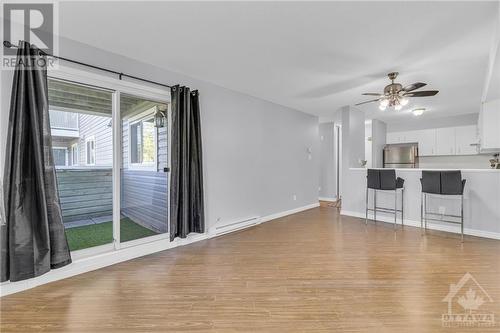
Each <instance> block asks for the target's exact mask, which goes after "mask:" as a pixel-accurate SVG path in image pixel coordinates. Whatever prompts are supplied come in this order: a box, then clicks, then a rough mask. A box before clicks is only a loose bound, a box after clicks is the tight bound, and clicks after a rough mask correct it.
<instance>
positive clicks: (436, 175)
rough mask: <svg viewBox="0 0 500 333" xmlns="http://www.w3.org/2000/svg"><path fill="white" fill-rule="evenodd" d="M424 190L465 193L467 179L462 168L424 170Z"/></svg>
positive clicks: (452, 193) (453, 193) (429, 191)
mask: <svg viewBox="0 0 500 333" xmlns="http://www.w3.org/2000/svg"><path fill="white" fill-rule="evenodd" d="M420 182H421V183H422V192H424V193H432V194H442V195H461V194H463V193H464V187H465V179H462V173H461V172H460V170H452V171H422V178H421V179H420Z"/></svg>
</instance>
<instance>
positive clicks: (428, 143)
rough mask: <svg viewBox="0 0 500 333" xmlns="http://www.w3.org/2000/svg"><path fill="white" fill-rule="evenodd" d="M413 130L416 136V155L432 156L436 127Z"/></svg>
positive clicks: (433, 153)
mask: <svg viewBox="0 0 500 333" xmlns="http://www.w3.org/2000/svg"><path fill="white" fill-rule="evenodd" d="M413 132H415V134H416V136H417V138H418V155H419V156H433V155H437V154H436V129H424V130H419V131H413Z"/></svg>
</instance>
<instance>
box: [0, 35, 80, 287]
mask: <svg viewBox="0 0 500 333" xmlns="http://www.w3.org/2000/svg"><path fill="white" fill-rule="evenodd" d="M45 63H46V58H45V56H44V55H43V54H42V52H41V51H40V50H38V49H37V48H36V47H34V46H30V44H29V43H27V42H22V43H21V44H20V47H19V50H18V53H17V66H16V69H15V73H14V82H13V84H12V94H11V104H10V115H9V131H8V134H7V147H6V155H5V170H4V179H3V185H4V200H5V202H4V204H5V223H3V224H2V225H1V260H2V262H1V281H6V280H10V281H19V280H24V279H28V278H32V277H36V276H39V275H42V274H44V273H46V272H48V271H49V270H50V269H53V268H59V267H62V266H65V265H67V264H69V263H71V256H70V253H69V249H68V243H67V241H66V235H65V234H64V225H63V222H62V214H61V207H60V203H59V194H58V190H57V180H56V173H55V168H54V161H53V156H52V138H51V134H50V123H49V100H48V90H47V68H46V65H45Z"/></svg>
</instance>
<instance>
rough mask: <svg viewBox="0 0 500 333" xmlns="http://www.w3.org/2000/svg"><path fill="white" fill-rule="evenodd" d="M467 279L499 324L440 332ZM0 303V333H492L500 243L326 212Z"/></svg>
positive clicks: (498, 304)
mask: <svg viewBox="0 0 500 333" xmlns="http://www.w3.org/2000/svg"><path fill="white" fill-rule="evenodd" d="M467 272H469V273H471V274H472V275H473V276H474V278H475V279H476V280H477V282H479V283H480V285H481V286H482V288H484V290H485V291H486V292H487V293H488V294H489V296H490V297H491V299H492V300H493V302H489V299H488V298H487V296H486V295H484V293H483V292H482V291H481V290H480V289H479V288H478V287H477V286H475V285H474V284H473V283H472V280H469V281H468V282H467V283H466V284H465V286H464V288H462V290H460V291H459V293H458V295H462V297H465V298H464V299H465V301H463V300H462V302H464V303H463V304H468V307H469V308H470V307H471V306H472V307H474V304H476V306H477V304H478V302H480V297H481V298H482V300H483V301H484V304H482V305H481V306H480V307H479V308H478V309H476V310H473V311H472V313H473V314H474V313H476V314H477V313H485V312H486V313H493V314H494V315H495V316H496V318H495V320H496V321H497V323H498V324H497V326H495V327H493V328H488V327H483V328H472V327H462V328H460V327H459V328H444V327H442V322H441V316H442V314H444V313H446V312H447V310H448V307H447V303H445V302H443V301H442V300H443V298H444V297H445V296H446V295H447V293H448V292H449V290H450V284H451V283H455V284H456V283H458V282H459V280H460V279H461V278H462V276H463V275H464V274H465V273H467ZM469 289H470V290H473V291H475V292H476V294H475V295H472V296H471V294H470V293H469V296H468V297H467V293H466V292H467V291H468V290H469ZM464 295H465V296H464ZM457 299H458V297H456V298H455V299H454V303H452V310H453V311H454V313H463V312H464V309H463V308H462V307H461V306H460V305H459V304H458V303H457ZM0 302H1V324H0V325H1V326H0V331H1V332H168V331H196V332H403V331H404V332H500V325H499V324H500V241H496V240H490V239H481V238H477V237H465V243H463V244H462V243H461V242H460V238H459V236H458V235H455V234H449V233H444V232H436V231H428V232H427V234H426V235H425V236H421V233H420V230H419V229H417V228H413V227H404V229H402V228H401V226H398V228H397V230H396V232H395V231H394V230H393V227H392V225H391V224H386V223H382V222H378V223H376V224H375V223H373V222H369V224H368V226H365V224H364V220H362V219H358V218H352V217H346V216H340V215H339V213H338V211H337V209H336V208H334V207H328V206H326V207H325V206H322V207H319V208H315V209H311V210H308V211H304V212H301V213H298V214H295V215H291V216H288V217H284V218H281V219H277V220H274V221H271V222H268V223H264V224H261V225H259V226H257V227H254V228H251V229H247V230H244V231H241V232H237V233H233V234H229V235H225V236H221V237H218V238H215V239H210V240H207V241H202V242H198V243H195V244H192V245H188V246H184V247H180V248H176V249H172V250H168V251H164V252H160V253H157V254H153V255H149V256H146V257H142V258H139V259H135V260H131V261H128V262H125V263H121V264H117V265H114V266H110V267H107V268H104V269H100V270H97V271H93V272H89V273H86V274H82V275H79V276H76V277H73V278H69V279H66V280H61V281H58V282H54V283H51V284H47V285H44V286H40V287H37V288H35V289H32V290H28V291H25V292H21V293H18V294H13V295H9V296H6V297H3V298H2V299H0ZM474 302H475V303H474Z"/></svg>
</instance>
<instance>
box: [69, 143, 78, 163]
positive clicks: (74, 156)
mask: <svg viewBox="0 0 500 333" xmlns="http://www.w3.org/2000/svg"><path fill="white" fill-rule="evenodd" d="M69 161H70V165H72V166H76V165H78V143H74V144H72V145H71V148H70V158H69Z"/></svg>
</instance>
